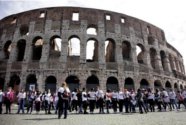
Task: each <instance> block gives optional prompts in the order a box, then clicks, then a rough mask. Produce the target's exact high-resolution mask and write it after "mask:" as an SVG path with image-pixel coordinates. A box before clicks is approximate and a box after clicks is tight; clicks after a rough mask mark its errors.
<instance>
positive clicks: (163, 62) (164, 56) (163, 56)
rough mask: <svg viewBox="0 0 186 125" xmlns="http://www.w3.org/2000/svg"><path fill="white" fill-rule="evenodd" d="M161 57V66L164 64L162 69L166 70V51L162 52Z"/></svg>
mask: <svg viewBox="0 0 186 125" xmlns="http://www.w3.org/2000/svg"><path fill="white" fill-rule="evenodd" d="M160 57H161V64H162V67H163V69H164V70H166V69H165V65H166V55H165V52H164V51H162V50H161V51H160Z"/></svg>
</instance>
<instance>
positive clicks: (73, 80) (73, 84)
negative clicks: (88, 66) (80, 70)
mask: <svg viewBox="0 0 186 125" xmlns="http://www.w3.org/2000/svg"><path fill="white" fill-rule="evenodd" d="M65 82H66V83H67V84H68V87H69V89H70V90H74V89H75V88H76V89H78V88H79V85H80V83H79V78H78V77H77V76H74V75H71V76H68V77H67V78H66V80H65Z"/></svg>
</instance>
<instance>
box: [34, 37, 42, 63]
mask: <svg viewBox="0 0 186 125" xmlns="http://www.w3.org/2000/svg"><path fill="white" fill-rule="evenodd" d="M32 43H33V53H32V60H40V58H41V56H42V47H43V38H42V37H40V36H37V37H35V38H34V39H33V42H32Z"/></svg>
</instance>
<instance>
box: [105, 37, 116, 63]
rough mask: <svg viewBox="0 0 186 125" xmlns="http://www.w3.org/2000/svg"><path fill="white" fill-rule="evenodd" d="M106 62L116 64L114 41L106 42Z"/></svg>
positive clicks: (108, 40)
mask: <svg viewBox="0 0 186 125" xmlns="http://www.w3.org/2000/svg"><path fill="white" fill-rule="evenodd" d="M105 61H106V62H115V42H114V40H112V39H107V40H106V41H105Z"/></svg>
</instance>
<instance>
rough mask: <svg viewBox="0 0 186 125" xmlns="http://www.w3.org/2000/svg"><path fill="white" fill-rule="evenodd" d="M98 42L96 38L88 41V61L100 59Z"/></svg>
mask: <svg viewBox="0 0 186 125" xmlns="http://www.w3.org/2000/svg"><path fill="white" fill-rule="evenodd" d="M98 48H99V47H98V42H97V41H96V40H94V39H90V40H88V41H87V47H86V60H87V62H97V61H98Z"/></svg>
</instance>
